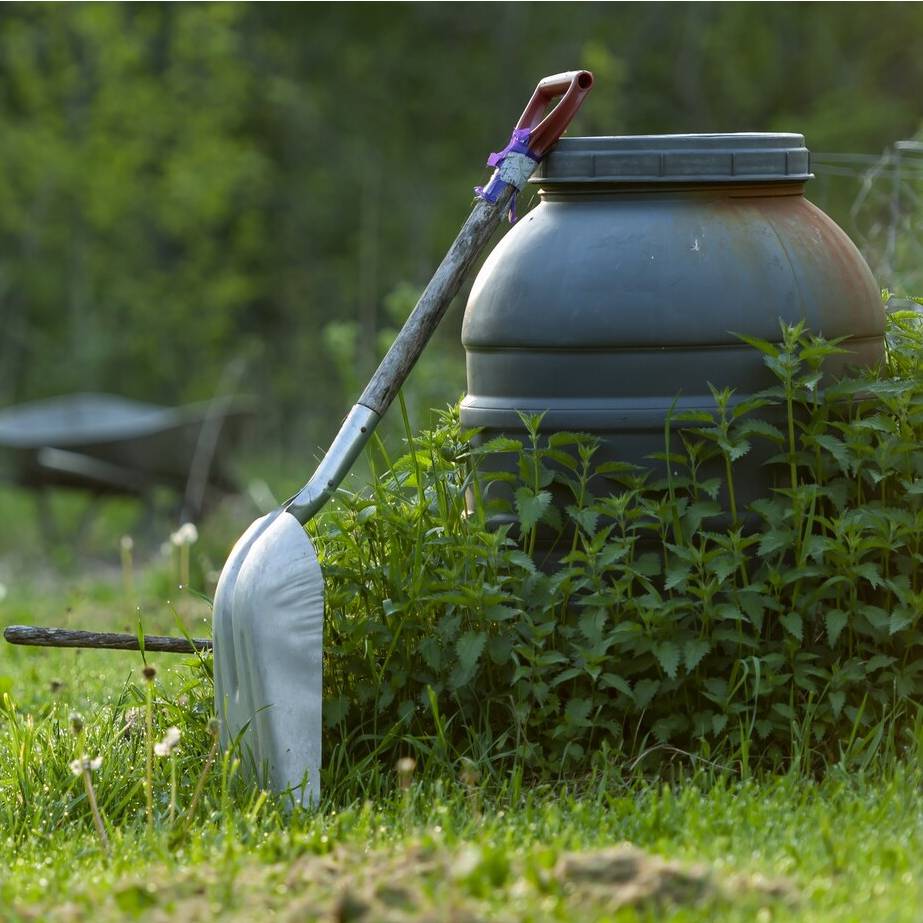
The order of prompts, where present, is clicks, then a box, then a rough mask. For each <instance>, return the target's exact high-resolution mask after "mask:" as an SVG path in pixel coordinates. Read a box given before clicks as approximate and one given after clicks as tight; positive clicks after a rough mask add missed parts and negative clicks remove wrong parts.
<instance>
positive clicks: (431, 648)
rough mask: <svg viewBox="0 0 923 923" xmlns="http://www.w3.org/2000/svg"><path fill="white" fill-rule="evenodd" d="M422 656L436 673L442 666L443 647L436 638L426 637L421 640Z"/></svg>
mask: <svg viewBox="0 0 923 923" xmlns="http://www.w3.org/2000/svg"><path fill="white" fill-rule="evenodd" d="M420 656H421V657H422V658H423V661H424V663H425V664H426V665H427V666H428V667H429V668H430V669H431V670H432V671H433V672H434V673H438V672H439V669H440V668H441V667H442V647H441V646H440V644H439V642H438V641H437V640H436V639H435V638H433V637H429V638H424V639H423V640H422V641H421V642H420Z"/></svg>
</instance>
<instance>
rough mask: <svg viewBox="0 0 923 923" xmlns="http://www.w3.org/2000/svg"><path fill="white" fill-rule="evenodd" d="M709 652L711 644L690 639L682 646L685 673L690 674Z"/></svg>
mask: <svg viewBox="0 0 923 923" xmlns="http://www.w3.org/2000/svg"><path fill="white" fill-rule="evenodd" d="M710 650H711V644H710V643H709V642H708V641H705V640H704V639H702V638H691V639H690V640H689V641H687V642H686V643H685V644H684V645H683V663H685V664H686V672H687V673H691V672H692V671H693V670H694V669H695V668H696V667H697V666H698V665H699V663H700V662H701V660H702V658H703V657H704V656H705V655H706V654H707V653H708V652H709V651H710Z"/></svg>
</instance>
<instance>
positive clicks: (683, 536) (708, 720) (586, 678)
mask: <svg viewBox="0 0 923 923" xmlns="http://www.w3.org/2000/svg"><path fill="white" fill-rule="evenodd" d="M747 342H748V343H749V344H750V345H751V346H753V347H754V348H756V349H758V350H759V351H760V352H761V353H762V354H763V358H764V361H765V363H766V365H767V366H768V368H769V369H770V370H771V371H772V372H773V374H774V376H775V378H776V380H777V384H776V385H775V386H774V387H772V388H770V389H768V390H767V391H765V392H763V393H761V394H759V395H756V396H755V397H754V398H753V399H751V400H747V401H744V402H740V403H736V404H735V403H734V401H733V394H732V393H731V392H730V391H718V390H716V389H713V397H714V401H715V409H714V411H713V412H712V413H710V414H705V415H702V414H695V415H692V416H691V417H690V416H688V415H687V416H685V417H684V416H682V415H677V416H676V417H675V418H674V419H673V420H671V421H669V422H668V426H667V432H666V433H665V439H666V445H665V452H664V453H663V454H662V455H658V456H657V457H656V458H653V459H652V462H651V467H650V468H644V469H642V468H637V467H633V466H630V465H625V464H618V463H612V462H605V463H596V462H595V461H594V456H595V455H596V454H597V450H598V445H597V442H596V440H594V439H593V438H592V437H590V436H587V435H581V434H575V433H558V434H554V435H552V436H550V437H546V436H545V435H543V434H542V433H541V432H540V423H541V421H540V418H537V417H536V418H525V422H526V425H527V426H526V428H527V438H525V439H524V440H522V441H519V440H514V439H508V438H501V439H497V440H493V441H492V442H490V443H488V444H486V445H484V446H481V447H479V448H472V446H471V444H470V441H469V440H470V436H471V435H472V434H470V433H463V432H461V431H460V430H459V424H458V420H457V415H456V413H455V412H454V411H450V412H445V413H443V414H441V415H440V416H439V419H438V422H437V424H436V425H435V426H434V427H433V428H432V429H430V430H428V431H426V432H423V433H419V434H413V433H412V432H411V430H410V427H409V425H407V427H406V428H407V436H406V440H407V449H408V451H407V453H406V454H404V455H403V456H401V457H400V458H397V459H394V460H392V459H390V458H388V456H387V454H386V453H385V452H384V448H383V447H380V452H379V456H378V457H379V458H380V459H383V461H384V470H381V471H374V472H373V473H374V477H373V483H372V484H371V485H370V486H369V487H368V488H367V489H363V490H360V491H358V492H355V493H350V492H347V491H341V492H340V495H339V500H338V503H337V504H335V505H334V506H333V507H332V508H331V509H330V510H329V511H328V512H327V513H326V514H325V515H323V516H322V517H321V518H320V519H319V520H318V522H317V523H316V524H315V525H313V526H312V527H311V528H312V530H313V532H314V537H315V539H316V540H317V543H318V547H319V551H320V556H321V560H322V564H323V567H324V570H325V574H326V577H327V585H328V599H327V617H328V621H327V635H326V643H325V647H326V651H327V654H326V662H325V671H326V672H325V684H326V690H325V722H326V725H327V732H326V733H327V741H328V743H327V754H328V758H327V760H328V771H329V772H331V773H332V774H334V775H335V774H336V773H337V772H343V771H345V770H348V769H349V768H350V767H355V766H357V765H362V764H363V761H377V760H379V759H383V760H386V761H387V762H389V763H391V764H393V762H394V760H395V759H397V758H398V757H399V756H406V755H407V754H408V753H414V754H415V755H416V756H417V758H418V759H423V760H424V761H425V762H426V765H430V764H433V765H439V764H441V763H445V764H451V765H457V764H458V760H459V759H461V758H463V757H464V758H465V759H471V760H474V761H475V762H476V763H478V764H479V765H486V766H493V767H497V768H500V767H503V766H508V765H512V764H519V765H520V766H521V767H522V768H523V769H524V770H526V771H528V772H530V773H534V774H539V775H558V774H560V773H562V772H575V771H580V770H581V768H584V767H586V766H588V765H589V764H590V762H591V761H592V759H593V758H594V757H595V756H596V755H597V754H606V753H608V754H612V753H613V752H621V753H622V754H623V755H624V756H625V757H630V758H636V757H642V756H646V757H647V759H648V760H656V759H657V758H658V756H660V757H662V756H663V755H664V754H666V753H675V752H676V751H677V750H678V749H679V750H683V751H687V752H690V753H693V754H697V755H699V756H703V757H707V758H710V759H722V760H724V761H726V762H728V763H730V764H734V765H737V766H739V767H741V768H743V769H744V770H747V769H748V768H750V767H751V766H752V765H757V764H758V765H764V766H788V765H792V764H793V763H796V764H799V765H801V766H803V767H804V768H808V769H816V768H819V767H821V766H823V765H827V764H829V763H831V762H837V761H840V762H842V763H843V764H844V765H850V766H851V765H863V764H864V763H865V762H867V761H868V760H869V759H870V758H871V756H872V755H873V754H874V752H875V751H876V750H878V749H880V748H881V746H882V744H883V743H888V742H889V743H890V744H891V745H893V746H894V747H896V748H899V747H900V746H902V745H903V738H901V736H900V735H901V734H902V733H904V729H905V728H906V729H910V728H912V726H914V722H915V721H916V716H917V715H916V707H915V706H914V705H913V704H912V703H913V701H914V700H915V699H918V698H919V696H920V695H923V646H921V642H923V633H921V631H920V624H919V623H920V617H921V613H923V558H921V553H923V452H921V450H920V444H921V439H923V369H921V366H920V358H919V357H920V355H921V353H920V347H921V345H923V324H921V316H920V315H919V314H916V313H915V312H900V313H899V314H896V315H893V316H891V317H890V319H889V322H888V350H887V359H886V363H885V365H884V366H883V368H881V369H879V370H876V371H874V372H868V373H864V374H862V375H860V376H857V377H854V378H849V379H846V380H843V381H836V382H831V381H827V380H824V381H823V388H821V384H822V381H821V373H822V367H823V362H824V360H825V358H827V357H828V356H830V355H832V354H834V353H836V352H840V351H842V347H841V346H840V345H839V344H838V343H837V342H835V341H828V340H825V339H823V338H822V337H820V336H816V335H814V334H812V333H811V332H810V331H808V330H807V329H806V328H805V327H804V325H803V324H799V325H794V326H786V325H783V326H782V328H781V334H780V342H779V343H776V344H771V343H767V342H763V341H758V340H753V339H747ZM405 424H406V419H405ZM757 450H758V451H759V452H762V453H763V454H764V455H765V456H766V458H767V461H766V463H765V467H766V468H767V469H768V470H769V472H770V473H771V475H772V478H773V483H774V484H775V486H774V487H773V488H771V489H769V490H768V491H767V493H766V495H765V496H762V497H759V498H757V499H756V500H752V501H750V502H747V503H746V504H745V508H743V505H742V504H741V502H740V500H739V498H738V491H737V487H736V484H735V477H734V476H735V470H736V468H737V466H738V465H739V464H741V460H742V459H744V458H745V457H746V456H747V455H748V453H751V452H755V451H757ZM495 452H504V453H508V455H509V456H510V457H511V458H512V459H513V462H514V464H513V465H511V466H508V469H507V471H508V472H516V473H515V474H512V473H504V472H496V471H487V470H483V469H480V468H479V464H480V462H481V460H482V458H483V457H484V456H485V455H486V454H488V453H495ZM664 460H666V461H669V464H667V465H663V464H662V462H663V461H664ZM658 464H659V467H657V466H658ZM715 471H720V472H721V476H720V477H716V476H714V472H715ZM706 474H707V475H708V476H706ZM497 479H500V480H505V481H507V482H510V483H506V484H504V485H503V486H504V487H505V489H506V493H505V494H504V496H507V497H508V499H507V500H503V499H500V500H492V501H490V502H489V503H488V502H487V501H486V500H485V499H484V494H485V492H486V493H489V494H492V493H493V492H491V491H487V490H486V488H487V486H488V485H489V484H490V482H491V481H492V480H497ZM562 496H564V497H566V498H567V499H566V502H563V503H562V502H560V498H561V497H562ZM466 497H467V498H468V499H467V500H466ZM498 512H501V513H505V514H506V516H507V518H508V519H510V520H512V521H513V525H512V526H502V527H500V528H488V519H489V517H491V516H496V514H497V513H498ZM539 530H546V531H547V530H551V531H552V532H554V533H555V534H557V535H558V537H559V540H558V542H557V545H556V554H555V557H554V560H553V562H550V563H549V562H548V561H546V562H544V563H543V562H541V561H540V562H539V563H540V564H541V565H542V566H539V567H537V566H536V563H535V560H534V555H535V553H536V549H537V544H536V542H537V535H538V534H539Z"/></svg>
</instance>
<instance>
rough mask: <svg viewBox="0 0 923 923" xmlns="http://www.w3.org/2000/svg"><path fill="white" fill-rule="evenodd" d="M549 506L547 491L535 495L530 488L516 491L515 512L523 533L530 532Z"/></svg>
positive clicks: (521, 488)
mask: <svg viewBox="0 0 923 923" xmlns="http://www.w3.org/2000/svg"><path fill="white" fill-rule="evenodd" d="M550 505H551V494H550V493H549V492H548V491H547V490H540V491H538V493H536V492H535V491H533V490H532V488H531V487H520V488H519V489H518V490H517V491H516V512H517V513H518V514H519V524H520V526H522V530H523V532H531V531H532V529H534V528H535V525H536V523H537V522H538V521H539V519H541V518H542V514H543V513H544V512H545V510H547V509H548V507H549V506H550Z"/></svg>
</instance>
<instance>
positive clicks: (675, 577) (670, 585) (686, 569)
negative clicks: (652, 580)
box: [663, 562, 692, 590]
mask: <svg viewBox="0 0 923 923" xmlns="http://www.w3.org/2000/svg"><path fill="white" fill-rule="evenodd" d="M691 571H692V567H691V566H690V565H689V564H685V563H677V562H674V563H671V564H670V565H669V566H668V567H667V570H666V580H664V584H663V586H664V589H666V590H675V589H677V588H682V587H683V586H684V585H685V583H686V581H687V580H688V579H689V574H690V573H691Z"/></svg>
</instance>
